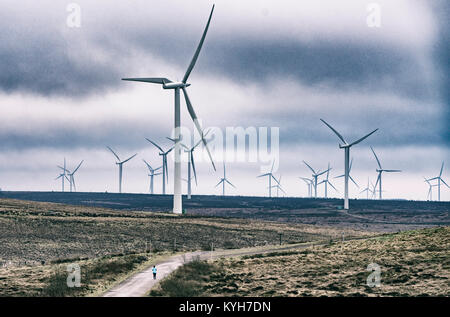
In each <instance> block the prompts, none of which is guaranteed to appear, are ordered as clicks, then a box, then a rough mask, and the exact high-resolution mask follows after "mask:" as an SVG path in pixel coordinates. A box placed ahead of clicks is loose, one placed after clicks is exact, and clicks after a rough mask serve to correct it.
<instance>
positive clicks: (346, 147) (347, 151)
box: [320, 119, 378, 209]
mask: <svg viewBox="0 0 450 317" xmlns="http://www.w3.org/2000/svg"><path fill="white" fill-rule="evenodd" d="M320 120H321V121H322V122H323V123H324V124H325V125H326V126H327V127H329V128H330V129H331V131H333V132H334V133H335V134H336V135H337V137H338V138H339V139H340V140H341V141H342V142H343V143H344V144H340V143H339V148H341V149H344V150H345V174H344V176H345V177H344V178H345V194H344V209H349V202H348V179H349V173H350V165H349V159H350V148H351V147H352V146H353V145H356V144H358V143H359V142H361V141H363V140H364V139H366V138H368V137H369V136H370V135H372V134H373V133H375V132H376V131H377V130H378V129H375V130H373V131H372V132H370V133H369V134H367V135H365V136H363V137H362V138H360V139H358V140H356V141H355V142H352V143H348V142H347V141H345V139H344V137H343V136H342V135H340V134H339V132H337V131H336V130H335V129H334V128H333V127H332V126H331V125H329V124H328V123H326V122H325V120H323V119H320Z"/></svg>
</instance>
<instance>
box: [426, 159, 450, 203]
mask: <svg viewBox="0 0 450 317" xmlns="http://www.w3.org/2000/svg"><path fill="white" fill-rule="evenodd" d="M443 171H444V162H442V165H441V171H440V172H439V176H436V177H433V178H429V179H428V180H429V181H432V180H437V188H438V201H441V182H443V183H444V184H445V186H447V187H448V188H450V186H448V185H447V183H446V182H445V181H444V180H443V179H442V172H443Z"/></svg>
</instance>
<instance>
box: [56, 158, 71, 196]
mask: <svg viewBox="0 0 450 317" xmlns="http://www.w3.org/2000/svg"><path fill="white" fill-rule="evenodd" d="M58 167H59V168H60V169H62V171H63V172H62V173H61V174H59V176H58V177H56V178H55V180H57V179H58V178H61V191H62V192H64V179H67V180H68V181H70V180H69V178H68V177H67V175H66V172H67V169H66V158H64V167H62V166H59V165H58Z"/></svg>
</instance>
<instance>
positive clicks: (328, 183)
mask: <svg viewBox="0 0 450 317" xmlns="http://www.w3.org/2000/svg"><path fill="white" fill-rule="evenodd" d="M330 170H331V168H330V163H328V169H327V170H326V172H327V178H325V179H324V180H323V181H321V182H320V183H319V184H318V185H320V184H322V183H323V184H325V198H328V185H330V186H331V187H332V188H333V189H334V190H335V191H337V192H339V191H338V190H337V189H336V187H334V185H333V184H332V183H331V182H330V180H329V179H328V177H329V176H330Z"/></svg>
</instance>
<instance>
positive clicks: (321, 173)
mask: <svg viewBox="0 0 450 317" xmlns="http://www.w3.org/2000/svg"><path fill="white" fill-rule="evenodd" d="M329 171H330V169H327V170H326V171H323V172H320V173H319V174H317V176H320V175H323V174H325V173H326V172H329Z"/></svg>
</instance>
